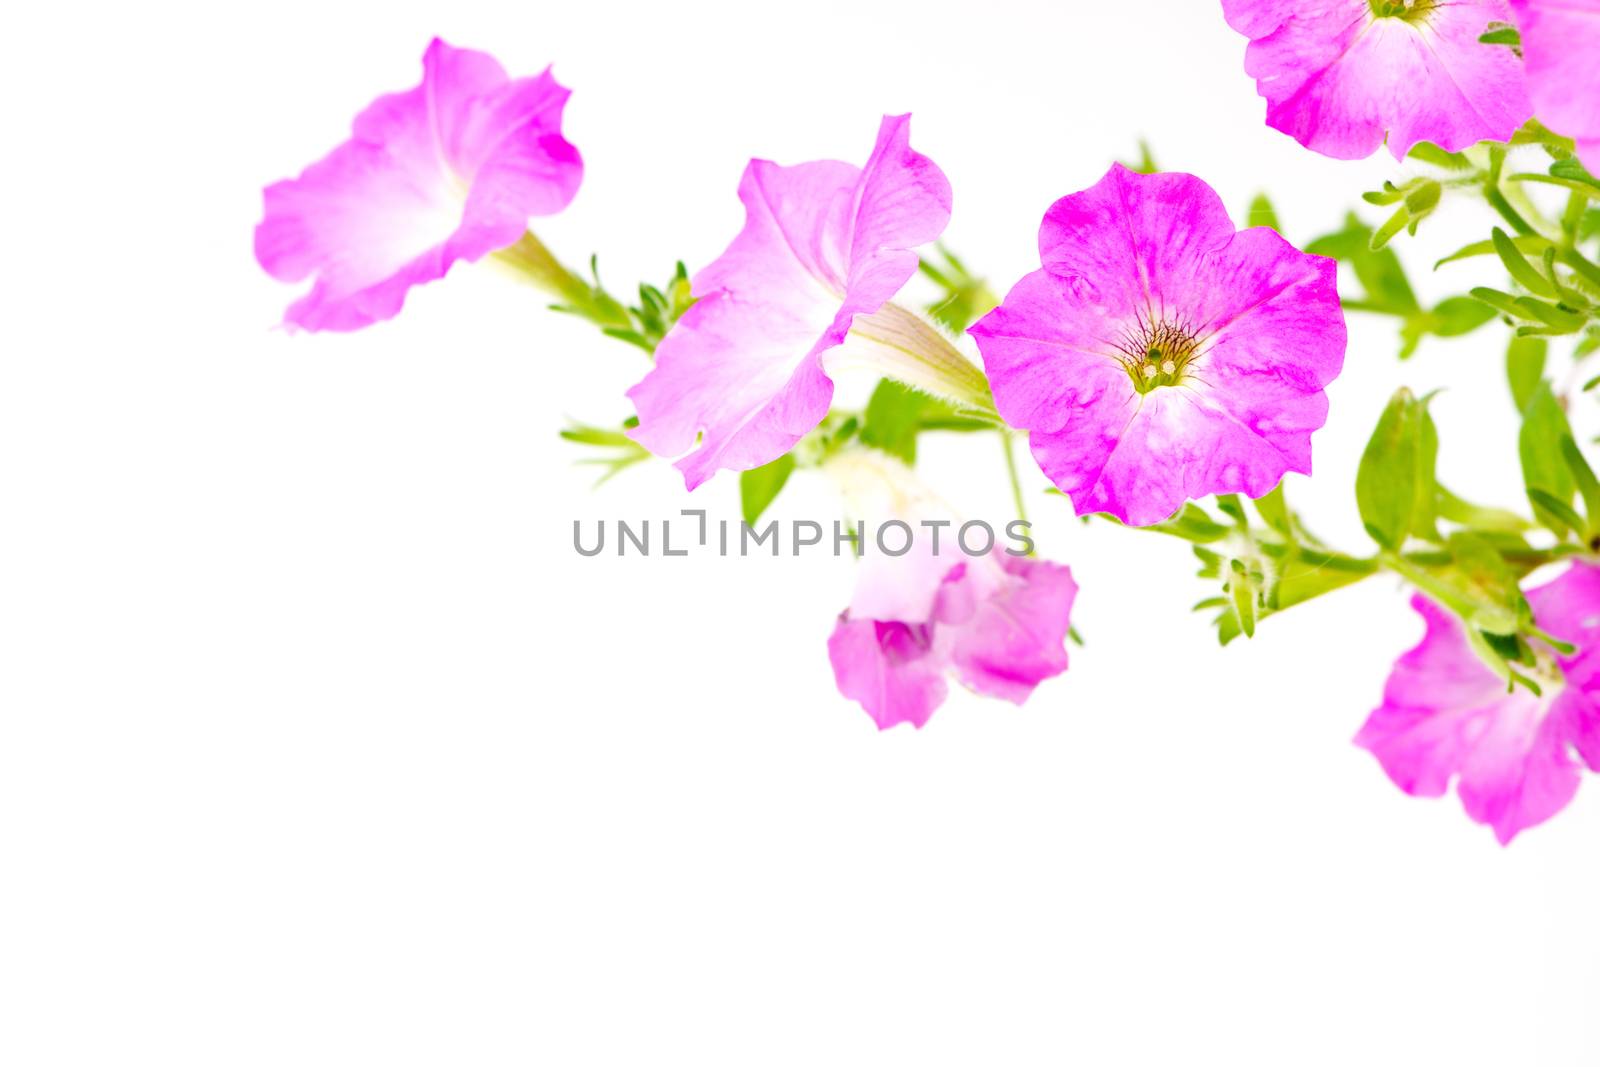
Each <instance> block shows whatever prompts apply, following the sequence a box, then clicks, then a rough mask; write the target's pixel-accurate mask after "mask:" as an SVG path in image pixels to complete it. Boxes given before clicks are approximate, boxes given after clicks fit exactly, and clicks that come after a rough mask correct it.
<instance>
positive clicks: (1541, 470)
mask: <svg viewBox="0 0 1600 1067" xmlns="http://www.w3.org/2000/svg"><path fill="white" fill-rule="evenodd" d="M1571 436H1572V428H1571V426H1569V425H1568V423H1567V416H1566V413H1565V412H1563V411H1562V410H1561V405H1560V403H1558V402H1557V400H1556V397H1555V394H1554V393H1552V392H1551V391H1550V385H1549V383H1548V382H1540V383H1539V385H1538V387H1537V388H1536V389H1535V390H1534V393H1533V396H1532V397H1531V398H1530V399H1529V401H1528V406H1527V408H1526V409H1525V410H1524V411H1523V415H1522V431H1521V433H1520V434H1519V435H1518V438H1517V453H1518V455H1519V457H1520V458H1521V460H1522V481H1523V484H1524V486H1526V488H1527V491H1528V500H1529V502H1530V503H1531V504H1533V512H1534V517H1535V518H1537V519H1538V520H1539V523H1540V524H1541V525H1543V526H1544V527H1546V528H1547V529H1549V530H1551V531H1552V532H1553V533H1555V534H1556V535H1557V536H1558V537H1564V536H1565V535H1566V533H1567V531H1568V530H1572V531H1575V532H1576V531H1581V530H1582V529H1583V527H1584V523H1583V521H1582V520H1581V519H1578V518H1577V515H1576V513H1575V512H1573V511H1572V507H1571V505H1572V498H1573V496H1574V495H1575V494H1576V493H1577V491H1578V483H1577V480H1576V478H1574V476H1573V473H1572V468H1571V467H1570V466H1569V465H1568V461H1567V457H1566V455H1565V450H1564V449H1563V448H1562V441H1563V440H1564V439H1566V438H1569V437H1571ZM1574 520H1576V521H1574Z"/></svg>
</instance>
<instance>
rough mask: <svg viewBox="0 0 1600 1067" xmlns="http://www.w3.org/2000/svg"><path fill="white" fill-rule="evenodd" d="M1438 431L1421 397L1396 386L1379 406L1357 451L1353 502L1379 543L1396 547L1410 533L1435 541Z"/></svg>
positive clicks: (1401, 544) (1392, 548) (1399, 545)
mask: <svg viewBox="0 0 1600 1067" xmlns="http://www.w3.org/2000/svg"><path fill="white" fill-rule="evenodd" d="M1438 455H1439V435H1438V432H1437V431H1436V430H1435V429H1434V425H1433V417H1432V416H1431V415H1430V414H1429V413H1428V402H1427V400H1426V399H1422V400H1419V399H1417V398H1416V397H1414V396H1412V395H1411V391H1410V390H1409V389H1401V390H1399V391H1398V392H1396V393H1395V395H1394V396H1393V398H1391V399H1390V401H1389V404H1388V406H1387V407H1385V408H1384V410H1383V414H1382V416H1380V417H1379V419H1378V425H1377V428H1376V429H1375V430H1373V432H1372V437H1371V439H1370V440H1369V441H1368V442H1367V448H1366V451H1365V452H1363V453H1362V455H1361V465H1360V467H1359V469H1358V470H1357V473H1356V505H1357V507H1359V508H1360V511H1361V523H1362V525H1363V526H1365V527H1366V529H1367V533H1368V534H1369V535H1371V537H1372V539H1373V540H1374V541H1376V542H1377V543H1378V544H1379V546H1381V547H1383V548H1387V549H1390V550H1397V549H1399V548H1401V547H1402V546H1404V545H1405V543H1406V541H1407V540H1408V539H1409V538H1411V537H1418V538H1422V539H1424V540H1428V541H1437V540H1438V539H1439V532H1438V530H1437V528H1436V523H1437V517H1438V511H1437V498H1438V492H1439V488H1438V483H1437V482H1436V481H1435V478H1434V464H1435V461H1436V460H1437V458H1438Z"/></svg>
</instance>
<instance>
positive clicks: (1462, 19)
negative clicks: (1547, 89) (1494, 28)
mask: <svg viewBox="0 0 1600 1067" xmlns="http://www.w3.org/2000/svg"><path fill="white" fill-rule="evenodd" d="M1222 10H1223V14H1224V15H1225V17H1226V18H1227V20H1228V25H1230V26H1232V27H1233V28H1234V29H1236V30H1238V31H1239V32H1240V33H1242V34H1244V35H1245V36H1246V37H1248V38H1250V47H1249V50H1248V51H1247V52H1246V53H1245V71H1246V73H1248V74H1249V75H1250V76H1251V77H1253V78H1255V79H1256V88H1257V90H1258V91H1259V92H1260V94H1261V95H1262V96H1264V97H1265V98H1266V100H1267V125H1268V126H1271V127H1272V128H1273V129H1275V130H1282V131H1283V132H1284V133H1287V134H1288V135H1289V136H1291V137H1293V138H1294V139H1295V140H1297V141H1299V142H1300V143H1301V144H1303V145H1305V146H1306V147H1307V148H1310V149H1312V150H1313V151H1316V152H1321V153H1322V154H1323V155H1325V156H1332V157H1334V158H1335V159H1362V158H1364V157H1366V156H1370V155H1371V154H1372V153H1374V152H1376V151H1377V150H1378V147H1379V146H1380V145H1382V144H1383V143H1384V138H1385V136H1386V135H1387V137H1388V144H1389V150H1390V151H1391V152H1393V153H1394V157H1395V158H1396V159H1404V158H1405V156H1406V153H1407V152H1409V151H1411V147H1412V145H1415V144H1416V143H1417V142H1418V141H1432V142H1433V143H1434V144H1436V145H1439V146H1440V147H1442V148H1446V149H1448V150H1450V151H1452V152H1454V151H1458V150H1460V149H1462V148H1466V147H1468V146H1470V145H1473V144H1475V143H1477V142H1478V141H1484V140H1494V141H1504V140H1507V139H1508V138H1509V137H1510V136H1511V134H1512V133H1513V132H1515V131H1516V129H1517V127H1518V126H1520V125H1522V123H1523V122H1525V121H1527V119H1528V116H1529V115H1531V114H1532V113H1533V106H1532V105H1531V104H1530V103H1529V101H1528V90H1527V86H1526V84H1525V81H1524V76H1523V70H1522V64H1521V63H1520V62H1519V61H1518V59H1517V56H1516V54H1515V53H1513V52H1512V51H1511V49H1509V48H1505V47H1501V46H1498V45H1486V44H1481V43H1479V41H1478V38H1479V37H1480V36H1481V35H1482V34H1483V32H1484V31H1485V30H1486V29H1487V28H1488V26H1489V23H1490V22H1494V21H1509V19H1510V10H1509V9H1508V8H1507V6H1506V0H1318V2H1316V3H1306V2H1304V0H1222Z"/></svg>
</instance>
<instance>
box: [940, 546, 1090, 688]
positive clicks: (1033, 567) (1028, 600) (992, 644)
mask: <svg viewBox="0 0 1600 1067" xmlns="http://www.w3.org/2000/svg"><path fill="white" fill-rule="evenodd" d="M987 562H990V564H991V565H993V566H997V567H998V568H999V569H1000V570H1003V571H1004V573H1005V576H1006V579H1007V580H1005V581H1004V582H1003V583H1002V584H1001V585H999V586H998V588H996V589H995V590H994V591H993V592H991V593H990V594H989V595H987V596H983V597H979V598H977V599H976V603H975V605H974V609H973V613H972V616H971V618H970V619H968V621H967V622H966V623H965V624H964V625H961V626H959V627H957V628H954V631H953V633H951V635H950V638H949V641H950V662H951V664H952V665H953V668H954V671H955V675H956V677H957V678H958V679H960V680H961V682H962V683H963V684H965V685H967V686H968V687H970V688H971V689H974V690H976V691H977V692H979V693H982V694H984V695H985V696H994V697H1001V698H1003V699H1005V700H1009V701H1011V702H1012V703H1014V704H1021V703H1022V702H1023V701H1025V700H1027V699H1028V697H1029V696H1030V695H1031V694H1032V693H1033V690H1034V688H1035V687H1036V686H1037V685H1038V684H1039V683H1040V682H1042V681H1044V680H1045V679H1046V678H1054V677H1055V676H1056V675H1058V674H1060V673H1061V672H1062V671H1065V670H1066V669H1067V650H1066V639H1067V631H1068V628H1069V627H1070V626H1071V616H1072V602H1073V600H1074V599H1075V598H1076V597H1077V594H1078V586H1077V583H1076V582H1074V581H1073V580H1072V572H1071V571H1070V570H1069V569H1067V568H1066V567H1063V566H1061V565H1059V564H1055V563H1047V562H1044V561H1042V560H1034V559H1023V558H1020V557H1015V556H1007V555H1006V554H1005V553H1003V552H996V553H994V554H992V555H991V556H989V557H987Z"/></svg>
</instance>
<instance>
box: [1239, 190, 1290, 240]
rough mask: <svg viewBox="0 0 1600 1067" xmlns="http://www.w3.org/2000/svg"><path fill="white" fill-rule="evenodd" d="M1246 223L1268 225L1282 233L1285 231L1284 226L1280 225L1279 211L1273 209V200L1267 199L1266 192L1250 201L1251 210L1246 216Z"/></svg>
mask: <svg viewBox="0 0 1600 1067" xmlns="http://www.w3.org/2000/svg"><path fill="white" fill-rule="evenodd" d="M1245 225H1246V226H1247V227H1249V226H1267V227H1270V228H1271V229H1274V230H1276V231H1278V232H1279V233H1280V234H1281V233H1282V232H1283V227H1282V226H1280V225H1278V213H1277V211H1276V210H1274V209H1273V207H1272V201H1271V200H1269V199H1267V194H1266V193H1259V194H1257V196H1256V198H1255V199H1254V200H1252V201H1250V212H1249V214H1248V215H1247V216H1246V219H1245Z"/></svg>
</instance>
